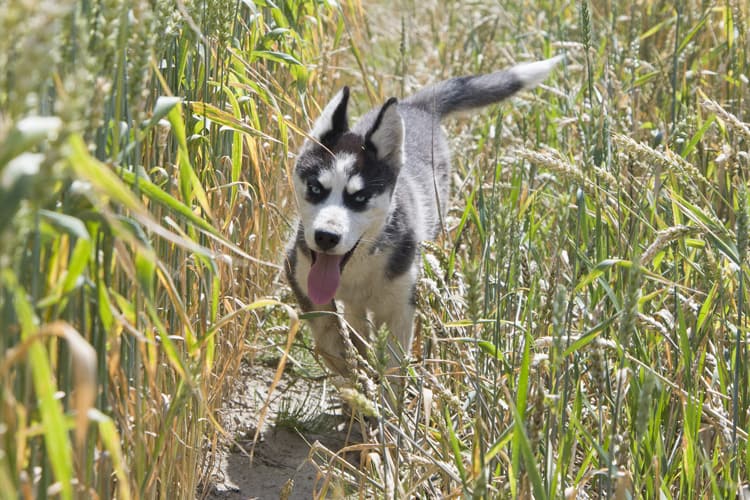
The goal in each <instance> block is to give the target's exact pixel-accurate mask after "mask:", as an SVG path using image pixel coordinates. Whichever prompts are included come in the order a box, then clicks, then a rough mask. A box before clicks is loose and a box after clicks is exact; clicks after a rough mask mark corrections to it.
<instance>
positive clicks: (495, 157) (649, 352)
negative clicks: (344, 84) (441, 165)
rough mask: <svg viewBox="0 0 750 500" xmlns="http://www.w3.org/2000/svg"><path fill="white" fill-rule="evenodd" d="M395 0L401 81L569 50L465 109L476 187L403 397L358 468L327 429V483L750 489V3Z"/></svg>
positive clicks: (389, 30)
mask: <svg viewBox="0 0 750 500" xmlns="http://www.w3.org/2000/svg"><path fill="white" fill-rule="evenodd" d="M385 9H389V10H388V11H393V10H396V11H401V12H403V13H404V14H403V15H404V19H408V25H407V22H402V23H401V25H399V23H397V22H395V20H393V19H391V21H392V22H390V23H380V24H377V25H376V26H375V27H371V28H370V29H371V30H372V32H373V33H371V36H372V37H373V38H375V39H377V40H378V42H379V43H380V44H381V46H380V48H377V49H375V50H373V51H372V52H371V57H370V59H368V60H367V61H366V62H367V67H366V71H367V73H368V74H372V75H377V74H388V72H389V71H393V72H395V73H396V74H397V76H398V77H399V80H396V81H393V80H391V79H384V80H382V82H381V84H380V87H376V89H377V92H379V93H381V94H383V95H389V94H398V93H399V92H400V89H401V86H405V87H406V90H407V92H408V91H410V90H411V89H413V88H415V87H416V86H418V85H419V84H421V83H422V82H425V81H430V80H435V79H438V78H441V77H445V76H449V75H456V74H465V73H474V72H478V71H487V70H490V69H494V68H498V67H503V66H506V65H509V64H511V63H512V62H514V61H515V60H528V59H534V58H539V57H543V56H550V55H553V54H556V53H560V52H564V53H566V55H567V60H566V63H565V65H564V67H563V68H561V69H560V71H558V72H557V73H556V74H554V75H553V76H552V77H551V78H550V80H549V81H548V82H547V83H546V85H545V86H542V89H541V90H538V91H535V92H533V93H527V94H525V95H523V96H521V97H519V98H517V99H514V100H513V101H512V102H511V103H505V104H503V105H501V106H499V107H497V108H496V109H494V110H493V111H491V112H489V113H485V114H483V115H482V116H480V117H476V118H471V119H469V120H464V121H462V122H460V123H458V124H457V126H456V125H451V126H450V128H451V131H452V135H453V136H454V137H456V139H455V144H456V146H457V147H456V148H455V149H456V151H457V152H456V154H455V159H454V160H455V161H454V163H455V165H456V167H457V173H456V183H455V188H456V189H455V193H454V196H455V200H454V204H453V208H452V210H451V211H450V213H449V214H448V216H447V217H446V233H445V235H444V237H443V238H442V239H441V241H439V242H438V243H437V244H431V245H428V246H426V248H425V252H424V276H423V279H422V281H421V283H420V290H419V292H420V293H419V301H420V304H419V319H418V331H419V332H420V335H419V336H418V337H419V338H418V339H417V346H416V348H415V356H416V361H415V362H414V363H412V364H411V365H410V367H409V369H408V371H407V384H406V385H407V396H406V398H405V402H404V407H403V408H401V409H400V411H396V412H395V413H390V412H389V411H388V410H387V409H385V408H380V409H379V410H378V411H379V412H381V414H382V415H384V416H383V417H382V423H381V426H380V428H379V430H378V431H376V432H374V433H372V434H371V435H370V442H371V443H372V445H373V446H372V447H371V448H368V450H367V451H366V452H365V453H361V456H362V459H361V467H360V470H359V471H356V472H353V471H352V470H351V467H350V465H349V464H347V463H344V461H343V459H341V458H340V457H341V456H342V455H341V454H339V455H334V454H333V453H331V452H332V451H335V450H325V449H323V448H322V447H318V448H317V449H316V450H315V452H314V457H315V458H316V461H317V463H318V464H319V467H320V471H321V474H322V476H323V477H324V478H325V479H326V481H324V482H323V486H322V487H321V492H322V493H326V492H327V493H328V494H331V492H341V491H348V492H350V493H351V494H352V495H353V496H358V497H365V498H369V497H388V498H391V497H394V498H396V497H397V498H408V497H411V496H416V497H420V498H446V497H448V498H452V497H473V498H519V497H521V498H528V497H530V496H533V497H534V498H548V497H552V498H557V497H566V498H591V497H593V498H600V497H615V498H628V497H643V498H729V497H732V498H733V497H735V496H736V495H738V494H741V493H742V491H743V490H744V491H746V490H747V488H748V487H750V483H749V482H748V481H749V480H748V465H749V464H750V447H749V446H748V436H747V429H748V425H749V424H750V422H749V421H748V415H749V414H748V409H749V408H750V400H748V391H747V387H748V383H749V382H750V380H749V379H748V366H747V335H748V321H747V304H748V303H750V295H749V294H748V291H747V278H748V271H749V270H750V269H749V268H748V261H747V217H748V208H747V205H748V191H747V182H748V180H749V179H748V177H749V175H750V173H749V171H748V167H749V166H750V165H749V163H748V162H749V160H750V157H748V153H747V151H748V146H749V144H748V140H750V135H749V134H748V130H749V129H748V124H747V119H748V114H747V109H748V105H747V104H748V99H749V98H750V91H749V90H748V89H749V87H750V83H749V82H748V76H749V74H750V67H749V66H748V61H749V55H750V41H749V40H748V36H747V18H748V17H747V16H748V14H750V12H748V6H747V4H746V3H743V2H728V3H725V4H721V5H715V4H710V3H708V4H707V3H705V2H704V3H701V2H687V3H685V2H682V3H680V5H679V6H678V7H675V6H674V5H673V4H669V3H665V2H645V3H639V4H635V3H632V4H631V3H610V2H597V1H589V0H584V1H582V2H577V3H575V4H569V3H560V2H536V1H535V2H515V3H513V4H504V5H502V6H498V5H493V4H491V3H488V2H471V1H469V2H460V3H459V2H456V3H443V2H434V3H433V2H421V3H420V4H419V5H418V6H417V5H414V3H413V2H389V3H388V4H387V7H385ZM372 10H373V11H375V12H376V13H375V14H374V15H373V18H382V17H383V16H382V15H380V14H381V11H380V10H379V8H378V7H372ZM404 26H406V28H405V30H404V28H403V27H404ZM383 40H387V42H384V41H383ZM384 46H385V47H387V48H386V49H385V50H383V47H384ZM399 50H400V52H399ZM397 54H398V55H397ZM404 61H409V62H410V63H412V64H411V65H410V66H409V67H408V69H407V67H406V66H405V65H404ZM370 65H371V66H370ZM360 390H361V391H362V393H363V394H365V395H367V387H366V386H363V387H361V388H360ZM349 400H350V401H353V402H354V403H355V405H356V402H357V399H356V398H352V397H350V398H349ZM370 411H371V410H370ZM351 449H352V450H357V451H359V450H361V447H357V446H353V447H352V448H351Z"/></svg>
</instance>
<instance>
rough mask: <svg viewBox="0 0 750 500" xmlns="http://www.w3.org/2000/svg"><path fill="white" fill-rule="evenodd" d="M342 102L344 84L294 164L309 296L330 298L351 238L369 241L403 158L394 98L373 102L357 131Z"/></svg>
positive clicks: (387, 203)
mask: <svg viewBox="0 0 750 500" xmlns="http://www.w3.org/2000/svg"><path fill="white" fill-rule="evenodd" d="M348 102H349V89H348V88H347V87H344V88H343V89H342V90H341V91H340V92H339V93H338V94H336V96H335V97H334V98H333V99H332V100H331V102H329V103H328V105H327V106H326V107H325V109H324V110H323V113H322V114H321V116H320V117H319V118H318V119H317V121H316V122H315V125H314V126H313V129H312V131H311V132H310V135H309V137H308V139H306V140H305V143H304V145H303V146H302V150H301V151H300V153H299V155H298V157H297V164H296V165H295V168H294V188H295V193H296V196H297V202H298V206H299V209H300V218H301V222H302V228H303V231H304V238H305V243H306V244H307V246H308V247H309V248H310V253H311V258H312V260H313V265H312V269H311V271H310V274H309V276H308V293H309V295H310V299H312V301H313V302H315V303H317V304H324V303H328V302H330V301H331V300H332V299H333V297H334V295H335V293H336V289H337V288H338V284H339V279H340V275H341V271H342V270H343V268H344V266H345V265H346V262H347V260H348V259H349V257H350V256H351V255H352V253H353V252H354V250H355V249H356V248H357V245H359V244H360V242H365V243H367V242H368V240H369V241H370V242H371V241H372V240H373V239H374V238H375V236H376V235H377V234H378V232H379V231H380V230H381V229H382V227H383V225H384V224H385V221H386V217H387V216H388V208H389V206H390V203H391V196H392V194H393V189H394V187H395V185H396V179H397V177H398V174H399V172H400V170H401V167H402V165H403V161H404V158H403V143H404V125H403V121H402V119H401V116H400V115H399V113H398V106H397V104H396V99H390V100H389V101H387V102H386V103H385V104H384V105H383V106H382V107H381V108H380V110H379V111H378V113H377V115H376V116H375V119H374V121H372V123H371V124H370V125H369V126H368V127H367V129H366V132H364V133H363V134H360V133H356V132H353V131H351V130H349V125H348V119H347V105H348Z"/></svg>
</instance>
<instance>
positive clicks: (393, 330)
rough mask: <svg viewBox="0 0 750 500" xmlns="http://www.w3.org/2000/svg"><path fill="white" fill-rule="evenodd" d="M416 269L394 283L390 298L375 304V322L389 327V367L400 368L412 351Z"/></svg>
mask: <svg viewBox="0 0 750 500" xmlns="http://www.w3.org/2000/svg"><path fill="white" fill-rule="evenodd" d="M416 275H417V272H416V269H414V270H413V271H412V272H409V273H406V274H404V275H402V276H400V277H398V278H397V279H395V280H393V281H392V282H391V286H390V287H389V288H388V290H387V295H386V296H387V297H388V299H387V300H383V301H381V302H379V303H378V304H376V305H375V307H373V312H374V313H375V323H376V324H377V325H378V328H380V327H381V326H382V325H383V324H385V325H386V326H387V327H388V331H389V336H388V347H389V351H390V352H391V355H390V356H389V362H388V368H396V367H398V366H400V365H401V361H402V360H403V359H404V358H405V357H408V356H409V355H410V354H411V343H412V341H413V339H414V313H415V312H416V300H415V295H414V294H415V284H416Z"/></svg>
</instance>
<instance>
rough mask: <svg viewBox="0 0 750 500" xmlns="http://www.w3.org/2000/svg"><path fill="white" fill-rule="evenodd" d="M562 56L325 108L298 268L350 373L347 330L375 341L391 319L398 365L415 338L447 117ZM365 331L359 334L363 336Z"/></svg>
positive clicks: (521, 83) (326, 341)
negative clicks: (355, 114) (354, 114)
mask: <svg viewBox="0 0 750 500" xmlns="http://www.w3.org/2000/svg"><path fill="white" fill-rule="evenodd" d="M559 60H560V57H559V56H558V57H555V58H553V59H548V60H545V61H538V62H532V63H525V64H519V65H517V66H514V67H512V68H510V69H507V70H504V71H498V72H495V73H491V74H485V75H479V76H463V77H458V78H452V79H449V80H446V81H443V82H440V83H437V84H435V85H432V86H430V87H426V88H425V89H423V90H421V91H419V92H417V93H416V94H414V95H412V96H410V97H408V98H406V99H404V100H402V101H400V102H399V101H397V100H396V99H395V98H391V99H389V100H388V101H386V102H385V104H383V105H382V106H380V107H379V108H377V109H374V110H372V111H370V112H369V113H367V114H366V115H365V116H363V117H362V118H361V119H360V120H359V121H358V122H357V123H356V124H355V125H354V126H353V127H351V128H350V127H349V123H348V119H347V104H348V102H349V89H348V88H347V87H344V88H343V89H342V90H341V91H339V92H338V93H337V94H336V96H335V97H334V98H333V99H332V100H331V101H330V102H329V103H328V105H327V106H326V107H325V108H324V109H323V112H322V114H321V115H320V117H319V118H318V119H317V121H316V122H315V124H314V126H313V129H312V131H310V134H309V137H308V138H307V139H306V140H305V142H304V144H303V146H302V148H301V150H300V152H299V154H298V156H297V162H296V165H295V167H294V174H293V177H294V179H293V181H294V188H295V194H296V198H297V203H298V206H299V216H300V220H299V224H298V226H297V232H296V235H295V236H294V237H293V238H292V239H291V241H290V244H289V247H288V250H287V256H286V263H285V264H286V265H285V270H286V275H287V279H288V281H289V284H290V286H291V288H292V291H293V292H294V294H295V296H296V297H297V300H298V302H299V305H300V307H301V308H302V310H303V311H305V312H313V311H327V312H331V313H336V312H337V302H338V304H339V306H343V319H344V320H345V321H341V316H340V315H336V314H321V315H319V316H316V317H314V318H312V319H311V320H310V326H311V328H312V333H313V336H314V339H315V344H316V351H317V352H318V353H319V355H320V356H321V357H322V358H323V360H324V361H325V363H326V364H327V365H328V367H329V368H331V369H332V370H333V371H335V372H337V373H339V374H342V375H348V369H347V363H346V361H345V344H344V339H343V337H342V335H350V338H351V340H352V341H353V343H354V345H355V346H356V347H357V348H358V349H359V350H360V352H364V349H365V346H366V341H367V340H368V338H369V336H370V333H371V331H372V328H373V327H374V328H375V329H379V328H380V327H381V325H383V324H385V325H386V326H387V327H388V331H389V332H390V333H389V335H390V336H389V346H390V349H391V353H392V354H393V356H392V361H391V363H392V366H397V365H398V363H399V361H400V359H402V357H403V356H405V355H407V354H408V353H409V352H410V349H411V343H412V337H413V319H414V312H415V288H416V282H417V275H418V271H419V266H420V260H421V259H420V258H419V245H420V242H421V241H423V240H427V239H431V238H434V237H435V236H436V235H437V233H438V231H439V229H440V219H441V214H445V210H446V203H447V201H448V193H449V183H450V180H449V179H450V153H449V151H448V143H447V141H446V138H445V134H444V132H443V130H442V128H441V126H440V122H441V120H442V119H443V118H444V117H446V116H448V115H450V114H452V113H457V112H461V111H468V110H471V109H475V108H480V107H483V106H487V105H490V104H493V103H496V102H498V101H501V100H503V99H505V98H507V97H509V96H511V95H513V94H515V93H516V92H518V91H520V90H523V89H529V88H532V87H534V86H536V85H537V84H538V83H540V82H541V81H542V80H543V79H544V78H545V77H546V76H547V75H548V74H549V72H550V71H551V70H552V69H553V68H554V66H555V65H556V64H557V62H558V61H559ZM352 333H353V335H351V334H352Z"/></svg>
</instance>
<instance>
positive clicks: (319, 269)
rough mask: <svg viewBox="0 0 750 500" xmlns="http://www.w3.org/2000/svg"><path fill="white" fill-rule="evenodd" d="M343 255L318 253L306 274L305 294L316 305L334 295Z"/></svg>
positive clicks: (339, 276) (324, 302)
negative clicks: (308, 272)
mask: <svg viewBox="0 0 750 500" xmlns="http://www.w3.org/2000/svg"><path fill="white" fill-rule="evenodd" d="M343 258H344V256H343V255H328V254H324V253H319V254H317V255H316V258H315V262H314V263H313V265H312V267H311V268H310V274H308V275H307V294H308V295H309V296H310V300H312V301H313V303H315V304H317V305H323V304H328V303H329V302H331V300H333V296H334V295H336V289H337V288H338V287H339V280H340V279H341V259H343Z"/></svg>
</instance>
